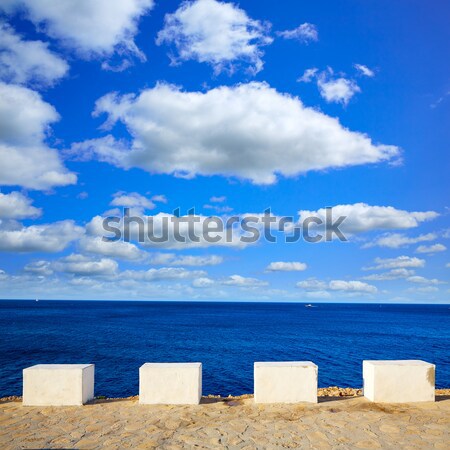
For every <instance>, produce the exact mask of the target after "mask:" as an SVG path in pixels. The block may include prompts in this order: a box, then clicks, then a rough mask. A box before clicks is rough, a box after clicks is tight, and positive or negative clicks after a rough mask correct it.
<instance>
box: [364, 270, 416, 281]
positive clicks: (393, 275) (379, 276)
mask: <svg viewBox="0 0 450 450" xmlns="http://www.w3.org/2000/svg"><path fill="white" fill-rule="evenodd" d="M413 275H414V270H410V269H392V270H389V271H388V272H383V273H374V274H372V275H368V276H366V277H362V278H363V280H373V281H384V280H398V279H401V278H408V277H411V276H413Z"/></svg>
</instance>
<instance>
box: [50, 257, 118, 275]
mask: <svg viewBox="0 0 450 450" xmlns="http://www.w3.org/2000/svg"><path fill="white" fill-rule="evenodd" d="M51 266H52V268H53V269H54V270H56V271H58V272H65V273H68V274H72V275H76V276H89V277H95V276H107V275H114V274H115V273H116V272H117V269H118V267H119V265H118V264H117V262H116V261H114V260H113V259H110V258H101V259H92V258H90V257H88V256H85V255H80V254H72V255H69V256H66V257H64V258H61V259H59V260H57V261H55V262H53V263H52V264H51Z"/></svg>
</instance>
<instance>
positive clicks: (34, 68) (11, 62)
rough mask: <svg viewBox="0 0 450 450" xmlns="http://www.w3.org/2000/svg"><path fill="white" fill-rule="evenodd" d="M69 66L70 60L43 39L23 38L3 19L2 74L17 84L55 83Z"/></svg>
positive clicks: (0, 38) (0, 35) (0, 26)
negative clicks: (61, 55) (29, 39)
mask: <svg viewBox="0 0 450 450" xmlns="http://www.w3.org/2000/svg"><path fill="white" fill-rule="evenodd" d="M68 70H69V65H68V64H67V62H66V61H64V60H63V59H62V58H60V57H59V56H58V55H56V54H55V53H53V52H52V51H51V50H49V48H48V44H47V43H45V42H42V41H26V40H23V39H22V38H21V37H20V36H19V35H18V34H16V33H15V32H14V30H13V29H12V28H11V27H10V26H8V25H7V24H5V23H1V22H0V78H1V79H2V80H3V81H6V82H8V83H14V84H32V85H37V86H51V85H53V84H54V83H55V82H56V81H57V80H59V79H60V78H62V77H63V76H64V75H65V74H66V73H67V71H68Z"/></svg>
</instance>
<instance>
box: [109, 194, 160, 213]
mask: <svg viewBox="0 0 450 450" xmlns="http://www.w3.org/2000/svg"><path fill="white" fill-rule="evenodd" d="M155 202H162V203H166V202H167V200H166V197H165V196H164V195H154V196H153V197H151V198H147V197H144V196H143V195H141V194H138V193H137V192H130V193H126V192H116V193H115V194H114V199H113V200H112V202H111V203H110V204H111V205H112V206H123V207H125V208H134V209H138V210H142V211H144V210H146V209H155V208H156V204H155Z"/></svg>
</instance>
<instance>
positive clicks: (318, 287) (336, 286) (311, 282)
mask: <svg viewBox="0 0 450 450" xmlns="http://www.w3.org/2000/svg"><path fill="white" fill-rule="evenodd" d="M297 287H298V288H300V289H304V290H306V291H318V292H321V293H324V292H328V291H335V292H336V291H337V292H350V293H351V292H355V293H365V294H375V293H377V292H378V289H377V288H376V287H375V286H373V285H371V284H368V283H364V282H362V281H353V280H352V281H344V280H331V281H329V282H326V281H321V280H317V279H315V278H310V279H307V280H303V281H299V282H298V283H297Z"/></svg>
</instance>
